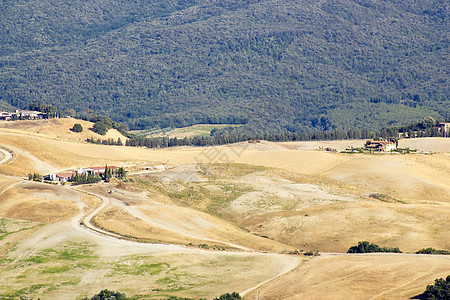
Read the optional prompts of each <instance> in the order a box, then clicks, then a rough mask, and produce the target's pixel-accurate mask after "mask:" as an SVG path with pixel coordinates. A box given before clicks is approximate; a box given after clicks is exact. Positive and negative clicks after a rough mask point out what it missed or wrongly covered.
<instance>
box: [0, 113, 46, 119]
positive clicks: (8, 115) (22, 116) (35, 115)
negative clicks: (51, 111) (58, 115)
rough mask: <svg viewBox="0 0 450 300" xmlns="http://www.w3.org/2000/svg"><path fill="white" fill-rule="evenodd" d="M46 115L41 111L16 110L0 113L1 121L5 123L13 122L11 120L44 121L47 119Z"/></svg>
mask: <svg viewBox="0 0 450 300" xmlns="http://www.w3.org/2000/svg"><path fill="white" fill-rule="evenodd" d="M46 115H47V114H46V113H42V112H40V111H33V110H16V111H15V112H6V111H2V112H0V120H3V121H11V120H21V119H26V120H38V119H44V118H45V117H46Z"/></svg>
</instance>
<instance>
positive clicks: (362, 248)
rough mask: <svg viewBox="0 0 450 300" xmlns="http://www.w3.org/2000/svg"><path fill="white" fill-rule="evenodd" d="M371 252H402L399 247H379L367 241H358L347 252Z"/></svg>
mask: <svg viewBox="0 0 450 300" xmlns="http://www.w3.org/2000/svg"><path fill="white" fill-rule="evenodd" d="M372 252H394V253H402V252H401V251H400V249H398V248H397V247H395V248H387V247H380V246H378V245H377V244H372V243H369V242H367V241H363V242H358V246H353V247H350V248H349V249H348V251H347V253H372Z"/></svg>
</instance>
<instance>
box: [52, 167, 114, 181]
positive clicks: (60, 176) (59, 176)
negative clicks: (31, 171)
mask: <svg viewBox="0 0 450 300" xmlns="http://www.w3.org/2000/svg"><path fill="white" fill-rule="evenodd" d="M107 167H108V169H109V170H111V171H112V172H113V173H115V171H118V170H119V169H120V168H119V167H117V166H107ZM75 174H78V175H95V176H100V177H102V176H104V175H105V167H89V168H79V169H78V170H76V171H68V172H63V173H52V174H49V175H47V176H45V177H44V179H45V180H50V181H60V182H67V181H70V179H71V178H72V176H73V175H75Z"/></svg>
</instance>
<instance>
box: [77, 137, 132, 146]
mask: <svg viewBox="0 0 450 300" xmlns="http://www.w3.org/2000/svg"><path fill="white" fill-rule="evenodd" d="M86 142H88V143H92V144H99V145H100V144H101V145H110V146H123V143H122V140H121V138H118V139H117V141H115V140H114V139H111V138H109V139H107V140H101V139H94V138H87V139H86Z"/></svg>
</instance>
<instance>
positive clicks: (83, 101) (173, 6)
mask: <svg viewBox="0 0 450 300" xmlns="http://www.w3.org/2000/svg"><path fill="white" fill-rule="evenodd" d="M448 6H449V5H448V1H446V0H426V1H423V0H420V1H419V0H411V1H398V0H393V1H384V0H371V1H361V0H324V1H305V0H299V1H298V0H296V1H294V0H248V1H243V0H221V1H217V0H203V1H200V0H192V1H187V0H172V1H162V0H150V1H144V0H136V1H124V0H110V1H99V0H93V1H74V0H67V1H56V0H41V1H33V0H6V1H2V2H1V3H0V19H1V20H2V22H1V26H0V107H5V108H11V105H12V106H15V107H18V108H24V107H25V106H26V105H27V104H28V103H31V102H40V103H43V104H46V105H56V106H58V107H60V108H61V109H74V110H76V111H77V113H81V112H83V111H84V110H85V109H92V110H95V111H97V112H99V113H101V114H104V115H108V116H110V117H111V118H112V120H114V121H115V122H125V123H127V125H128V126H129V127H130V129H143V128H158V127H159V128H164V127H182V126H187V125H192V124H199V123H211V124H217V123H225V124H245V125H244V126H241V127H239V129H233V130H239V131H243V132H244V133H243V134H246V133H247V134H248V133H251V134H253V135H255V134H257V133H258V132H260V131H266V132H267V133H268V134H280V133H284V132H290V133H293V134H296V133H305V134H310V133H312V132H316V131H334V130H338V131H340V130H342V131H345V132H348V130H354V129H355V130H362V129H364V128H373V129H374V130H375V129H376V130H381V129H382V128H383V127H386V126H400V125H405V124H409V123H411V122H413V121H418V120H422V119H423V118H424V117H427V116H431V117H433V118H435V119H440V118H441V119H443V118H446V117H448V114H449V112H450V101H449V100H448V95H449V94H450V93H449V89H450V84H449V76H448V74H449V71H450V70H449V68H450V66H449V64H448V54H449V51H448V48H449V40H448V35H447V33H448V9H449V7H448ZM100 129H103V128H100ZM262 129H264V130H262ZM236 134H238V133H236ZM239 134H241V133H239Z"/></svg>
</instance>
